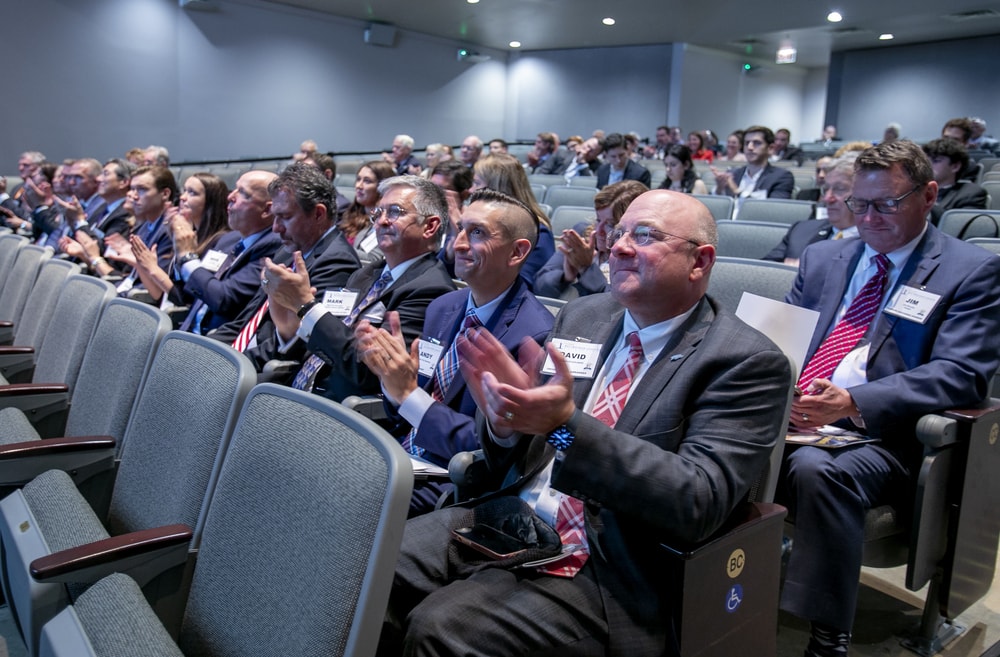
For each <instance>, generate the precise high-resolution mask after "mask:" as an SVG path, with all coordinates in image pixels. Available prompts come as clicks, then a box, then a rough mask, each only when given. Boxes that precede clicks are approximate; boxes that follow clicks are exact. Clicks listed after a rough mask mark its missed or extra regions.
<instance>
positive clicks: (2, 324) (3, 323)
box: [0, 319, 14, 328]
mask: <svg viewBox="0 0 1000 657" xmlns="http://www.w3.org/2000/svg"><path fill="white" fill-rule="evenodd" d="M0 328H14V322H12V321H10V320H7V319H0Z"/></svg>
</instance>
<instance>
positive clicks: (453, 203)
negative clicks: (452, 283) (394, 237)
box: [430, 160, 473, 274]
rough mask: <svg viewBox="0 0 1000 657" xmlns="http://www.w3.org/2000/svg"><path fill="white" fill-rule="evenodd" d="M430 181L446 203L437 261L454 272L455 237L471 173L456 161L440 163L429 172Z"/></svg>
mask: <svg viewBox="0 0 1000 657" xmlns="http://www.w3.org/2000/svg"><path fill="white" fill-rule="evenodd" d="M430 180H431V182H432V183H434V184H435V185H437V186H438V187H440V188H441V190H442V191H443V192H444V195H445V199H447V201H448V217H449V221H448V226H447V227H446V229H445V233H444V245H443V246H442V247H441V250H440V251H438V260H440V261H441V262H442V263H443V264H444V266H445V267H446V268H447V269H448V273H450V274H454V272H455V249H454V246H455V236H456V235H458V220H459V219H460V218H461V217H462V206H463V205H464V204H465V201H466V199H468V198H469V194H471V193H472V181H473V171H472V169H470V168H469V167H467V166H465V165H464V164H462V163H461V162H459V161H458V160H450V161H448V162H441V163H440V164H438V165H437V166H435V167H434V168H433V169H432V170H431V175H430Z"/></svg>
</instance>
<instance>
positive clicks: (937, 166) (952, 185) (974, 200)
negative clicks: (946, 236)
mask: <svg viewBox="0 0 1000 657" xmlns="http://www.w3.org/2000/svg"><path fill="white" fill-rule="evenodd" d="M924 153H926V154H927V157H929V158H930V160H931V168H932V169H933V170H934V180H935V181H936V182H937V184H938V195H937V202H936V203H935V204H934V207H933V208H932V209H931V223H933V224H934V225H935V226H937V225H938V222H939V221H941V215H943V214H944V213H945V212H947V211H948V210H952V209H954V208H978V209H980V210H985V209H986V201H987V199H988V196H989V195H988V194H987V193H986V190H985V189H983V188H982V187H980V186H979V185H977V184H976V183H974V182H973V181H971V180H966V179H964V176H963V175H962V172H964V171H965V170H966V169H968V168H969V151H967V150H966V149H965V146H963V145H962V144H961V143H959V142H958V141H956V140H954V139H934V140H933V141H929V142H927V143H926V144H924Z"/></svg>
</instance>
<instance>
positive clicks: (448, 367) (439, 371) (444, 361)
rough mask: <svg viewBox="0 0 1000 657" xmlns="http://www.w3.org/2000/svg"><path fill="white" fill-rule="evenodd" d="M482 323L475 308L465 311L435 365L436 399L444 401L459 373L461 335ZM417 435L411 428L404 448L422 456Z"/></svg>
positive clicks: (433, 388)
mask: <svg viewBox="0 0 1000 657" xmlns="http://www.w3.org/2000/svg"><path fill="white" fill-rule="evenodd" d="M482 325H483V323H482V322H480V321H479V317H478V316H477V315H476V310H475V308H470V309H469V310H468V311H467V312H466V313H465V320H464V321H463V322H462V328H460V329H459V330H458V333H456V334H455V339H454V340H452V341H451V347H449V348H448V351H446V352H445V353H444V355H443V356H441V359H440V360H439V361H438V362H437V365H436V366H435V367H434V384H433V386H432V387H431V397H432V398H433V399H434V401H437V402H443V401H444V396H445V393H447V392H448V388H449V387H451V382H452V381H453V380H454V379H455V375H456V374H457V373H458V338H459V336H464V335H466V334H468V332H469V329H472V328H475V327H477V326H482ZM416 436H417V430H416V428H413V429H410V431H409V432H408V433H407V434H406V437H405V438H403V449H405V450H406V451H407V452H409V453H410V454H415V455H416V456H420V455H422V454H423V453H424V449H423V448H422V447H417V446H416V445H414V444H413V439H414V438H416Z"/></svg>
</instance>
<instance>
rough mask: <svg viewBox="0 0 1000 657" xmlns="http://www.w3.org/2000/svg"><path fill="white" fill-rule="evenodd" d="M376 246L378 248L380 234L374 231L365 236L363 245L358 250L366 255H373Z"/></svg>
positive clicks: (362, 241)
mask: <svg viewBox="0 0 1000 657" xmlns="http://www.w3.org/2000/svg"><path fill="white" fill-rule="evenodd" d="M376 246H378V233H376V232H375V231H374V230H373V231H371V232H369V233H368V234H367V235H365V238H364V239H363V240H361V244H359V245H358V248H359V249H361V250H362V251H364V252H365V253H371V252H372V251H373V250H374V249H375V247H376Z"/></svg>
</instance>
